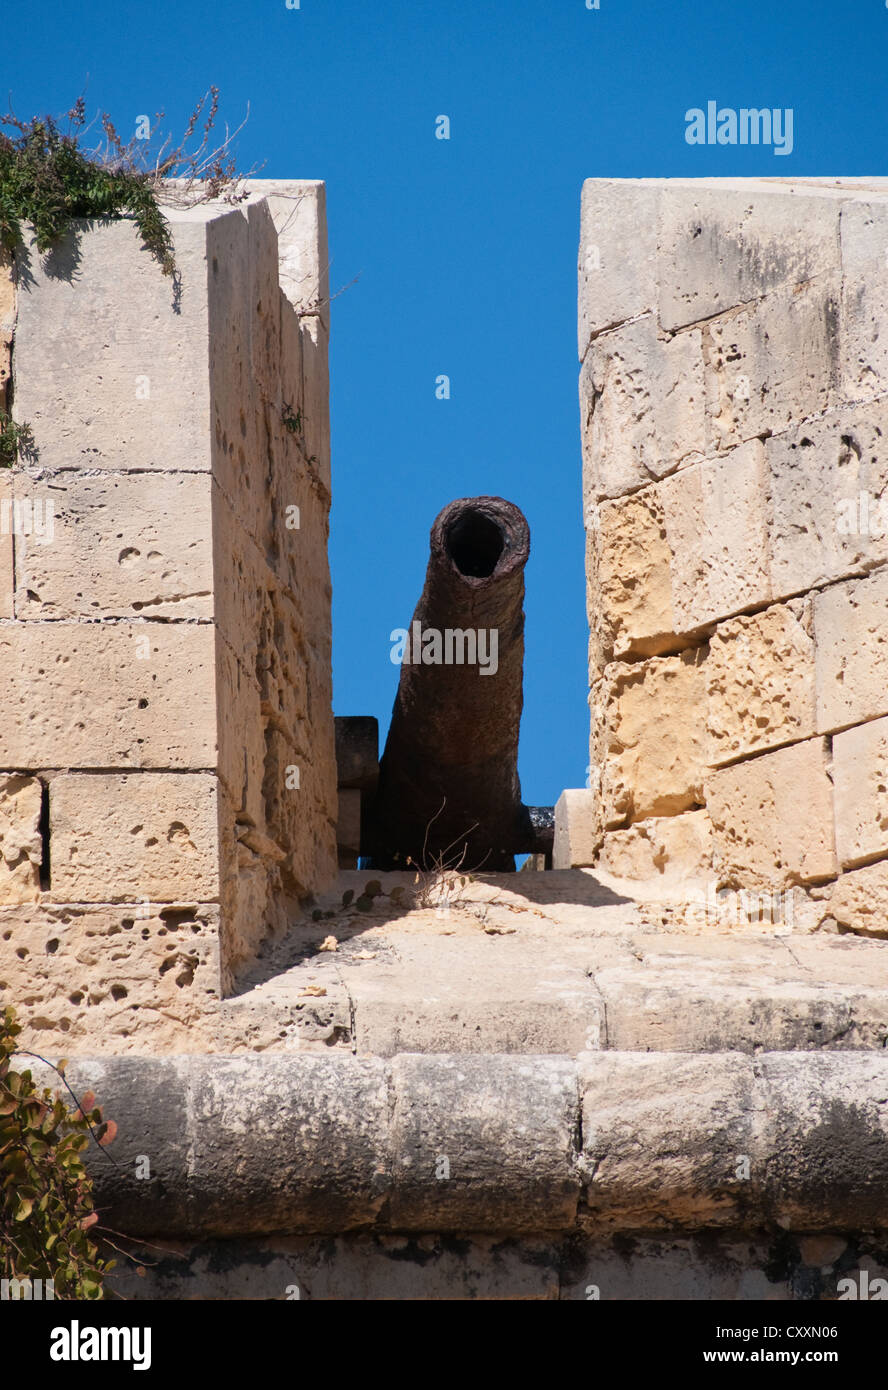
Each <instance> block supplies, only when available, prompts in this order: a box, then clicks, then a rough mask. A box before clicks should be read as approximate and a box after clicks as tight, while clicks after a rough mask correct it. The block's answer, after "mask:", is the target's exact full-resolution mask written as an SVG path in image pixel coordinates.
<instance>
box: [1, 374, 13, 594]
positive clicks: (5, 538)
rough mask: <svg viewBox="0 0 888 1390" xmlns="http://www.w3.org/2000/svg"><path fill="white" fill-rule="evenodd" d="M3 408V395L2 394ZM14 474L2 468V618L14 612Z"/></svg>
mask: <svg viewBox="0 0 888 1390" xmlns="http://www.w3.org/2000/svg"><path fill="white" fill-rule="evenodd" d="M0 409H2V396H0ZM13 527H14V516H13V511H12V475H11V474H9V473H7V472H6V471H5V470H0V618H11V617H13V613H14V602H15V601H14V597H13V593H14V586H15V577H14V571H15V550H14V542H13Z"/></svg>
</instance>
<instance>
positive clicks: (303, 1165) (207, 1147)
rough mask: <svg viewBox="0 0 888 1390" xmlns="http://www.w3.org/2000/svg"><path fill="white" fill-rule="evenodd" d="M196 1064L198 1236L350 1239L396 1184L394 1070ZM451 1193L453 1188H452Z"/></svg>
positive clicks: (281, 1061)
mask: <svg viewBox="0 0 888 1390" xmlns="http://www.w3.org/2000/svg"><path fill="white" fill-rule="evenodd" d="M298 1064H299V1084H298V1085H295V1086H294V1084H293V1059H292V1058H284V1057H280V1058H277V1057H275V1058H272V1057H268V1056H264V1057H238V1058H234V1057H227V1058H222V1057H219V1058H206V1059H203V1060H195V1059H192V1066H191V1073H190V1075H189V1076H188V1079H187V1084H188V1090H189V1093H190V1094H189V1102H190V1104H189V1113H190V1114H191V1115H192V1116H193V1120H192V1126H193V1128H192V1133H193V1135H194V1143H193V1150H192V1155H191V1158H190V1164H189V1169H190V1171H189V1187H190V1188H191V1189H192V1190H199V1191H200V1192H201V1201H200V1203H199V1205H198V1204H195V1206H194V1208H193V1210H192V1220H193V1222H194V1223H195V1224H194V1227H193V1228H194V1229H196V1230H207V1229H218V1228H219V1226H220V1223H221V1224H222V1225H224V1227H225V1228H226V1229H227V1230H228V1231H229V1233H232V1234H234V1233H236V1232H237V1231H239V1230H247V1231H256V1230H266V1231H275V1232H277V1231H286V1230H294V1229H295V1230H298V1229H300V1228H301V1229H307V1230H311V1231H314V1232H323V1231H329V1232H342V1231H347V1230H351V1229H354V1228H355V1227H366V1226H368V1225H370V1224H371V1223H372V1222H373V1221H374V1219H375V1218H376V1216H377V1215H378V1213H379V1210H380V1208H381V1207H382V1204H383V1201H384V1198H385V1195H386V1192H387V1190H388V1188H389V1185H390V1177H389V1173H390V1168H391V1161H390V1158H389V1098H388V1086H387V1077H386V1066H385V1064H384V1063H383V1062H381V1061H379V1060H378V1059H377V1058H370V1057H366V1058H353V1057H344V1058H340V1057H314V1056H311V1055H303V1056H301V1057H299V1058H298ZM445 1185H446V1184H445Z"/></svg>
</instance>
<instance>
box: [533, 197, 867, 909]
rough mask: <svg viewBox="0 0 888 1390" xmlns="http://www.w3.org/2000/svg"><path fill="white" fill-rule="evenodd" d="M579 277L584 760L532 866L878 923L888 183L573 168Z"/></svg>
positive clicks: (669, 892) (676, 894) (679, 894)
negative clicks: (583, 775)
mask: <svg viewBox="0 0 888 1390" xmlns="http://www.w3.org/2000/svg"><path fill="white" fill-rule="evenodd" d="M630 229H631V230H630ZM579 284H580V314H579V349H580V356H581V359H582V368H581V374H580V407H581V424H582V435H583V488H584V515H585V524H586V534H587V543H588V544H587V580H588V588H587V593H588V615H589V626H590V634H591V636H590V648H589V671H590V706H591V712H592V721H591V723H592V740H591V755H590V765H591V766H590V772H591V776H590V779H589V789H588V790H587V791H586V792H585V793H584V792H579V793H577V792H573V793H568V794H566V799H565V800H564V801H563V803H562V806H561V814H560V818H559V819H560V831H561V833H560V845H561V853H560V859H559V860H558V861H557V862H559V863H560V864H561V865H562V866H563V867H566V866H567V865H568V864H592V865H594V866H595V867H596V869H597V870H598V871H599V872H600V874H601V876H602V877H603V878H604V879H605V881H607V882H613V883H624V884H627V885H634V886H632V891H633V892H634V893H635V895H636V896H638V894H639V892H643V893H645V894H648V895H651V896H656V895H657V894H659V895H661V896H667V897H672V898H675V899H684V900H685V901H688V900H689V899H690V898H693V899H694V900H695V901H700V895H701V892H702V891H703V889H704V886H705V889H706V890H707V891H708V890H709V889H711V888H712V887H713V886H714V887H715V888H716V889H717V890H718V891H719V893H721V895H722V898H724V897H725V896H726V895H729V894H731V893H733V894H734V896H735V897H736V895H737V894H746V895H747V897H748V899H749V902H750V903H751V904H752V908H751V911H752V912H753V913H754V912H757V911H758V909H759V907H760V906H761V903H762V900H763V898H767V897H770V898H771V899H772V900H773V899H774V898H775V896H779V897H781V898H782V904H781V907H780V909H779V911H780V912H786V913H787V915H788V916H789V918H790V919H791V922H792V924H793V925H795V926H796V927H798V926H800V925H801V926H808V927H812V926H817V925H818V924H820V925H828V926H830V925H831V926H835V925H836V924H838V926H839V928H840V929H851V930H855V931H861V932H870V931H872V932H875V933H877V934H881V935H885V934H886V932H888V928H886V926H885V911H886V908H888V793H886V790H885V772H886V767H885V755H886V750H888V678H886V677H888V492H886V483H888V447H886V438H885V436H886V435H888V335H886V334H885V333H884V332H882V331H880V320H881V318H883V317H884V315H885V312H886V309H888V180H869V181H867V182H865V183H864V182H863V181H853V180H851V181H848V180H841V181H840V180H798V181H792V182H789V181H787V182H781V181H778V180H717V179H712V180H698V181H693V182H691V181H681V180H626V181H621V180H589V181H588V182H587V183H586V185H585V187H584V191H583V204H582V230H581V242H580V258H579ZM883 495H884V497H885V509H884V513H883V512H882V508H881V499H882V497H883ZM640 885H643V888H641V887H640ZM691 890H693V891H691Z"/></svg>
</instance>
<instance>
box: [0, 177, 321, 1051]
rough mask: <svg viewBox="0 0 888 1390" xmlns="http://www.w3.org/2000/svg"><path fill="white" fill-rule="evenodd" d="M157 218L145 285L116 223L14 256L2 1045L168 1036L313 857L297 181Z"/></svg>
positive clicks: (311, 576)
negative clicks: (166, 239) (20, 439)
mask: <svg viewBox="0 0 888 1390" xmlns="http://www.w3.org/2000/svg"><path fill="white" fill-rule="evenodd" d="M167 215H168V217H169V220H170V222H171V227H172V231H173V235H174V241H175V254H176V260H177V265H178V270H179V279H178V280H177V281H176V282H175V283H174V282H173V281H171V280H170V279H169V278H165V277H164V276H163V275H162V274H161V271H160V268H159V266H158V265H157V263H156V262H155V261H154V260H153V258H152V257H151V255H150V254H149V253H148V251H146V250H145V249H144V248H143V247H142V246H141V244H140V239H139V237H138V234H137V232H136V230H135V227H134V225H133V224H132V222H130V221H109V222H99V223H93V224H90V225H89V226H83V227H81V228H79V229H78V231H77V233H76V235H72V236H71V237H69V238H68V239H67V240H66V241H65V242H64V243H63V244H62V245H61V246H60V247H59V248H58V250H57V251H55V252H54V253H52V254H51V255H50V256H49V257H48V258H46V259H44V260H42V259H41V258H40V257H39V256H38V254H37V253H36V251H35V250H34V248H33V246H29V247H28V248H27V249H26V250H25V251H24V252H23V253H22V254H21V255H19V256H18V258H17V262H16V265H15V267H14V287H15V306H14V314H15V320H14V337H13V378H12V387H13V411H14V417H15V419H16V420H17V421H19V422H22V423H24V422H26V423H27V424H29V425H30V427H31V430H32V433H33V439H34V448H33V452H32V453H30V454H29V455H27V456H25V457H21V458H20V460H19V462H18V463H17V464H16V466H15V467H13V468H11V469H4V470H3V471H2V472H0V503H2V502H4V501H5V507H4V508H3V513H2V518H0V520H2V527H0V530H2V535H0V705H2V711H3V716H2V721H0V769H2V771H0V904H2V906H0V939H2V943H3V947H2V955H0V961H2V966H0V986H2V991H0V1000H8V1001H10V1002H12V1003H14V1004H15V1006H16V1008H17V1009H18V1012H19V1015H20V1017H21V1019H22V1021H23V1022H24V1023H25V1024H26V1033H25V1039H26V1045H35V1044H37V1043H48V1042H52V1043H54V1044H55V1045H57V1046H62V1045H64V1047H65V1049H66V1050H68V1051H77V1050H82V1049H83V1048H84V1047H85V1046H87V1045H88V1042H89V1040H93V1043H94V1044H95V1041H96V1040H98V1039H100V1040H101V1045H102V1047H103V1048H104V1049H106V1050H112V1051H113V1050H114V1048H115V1047H125V1046H126V1045H127V1044H126V1041H125V1040H126V1039H127V1038H129V1037H130V1036H131V1035H132V1034H134V1033H136V1032H138V1033H139V1034H140V1035H141V1036H144V1037H145V1038H146V1039H149V1038H150V1039H151V1042H150V1043H149V1045H151V1046H155V1047H157V1046H169V1047H174V1048H175V1047H176V1046H178V1047H180V1048H181V1047H183V1046H186V1045H187V1044H188V1042H189V1040H190V1039H193V1036H194V1034H193V1031H192V1030H193V1028H194V1027H195V1025H196V1024H197V1022H198V1021H199V1020H200V1019H201V1018H202V1017H203V1016H204V1014H205V1012H206V1009H207V1007H208V1006H209V1004H210V1002H211V1001H212V1000H213V999H218V998H219V997H221V996H224V995H226V994H228V993H230V992H231V990H232V987H233V984H234V981H235V977H236V974H237V972H238V970H239V969H240V968H242V967H243V966H244V965H245V964H247V963H248V962H249V961H250V960H251V959H252V958H253V957H254V956H255V953H256V949H257V946H258V944H259V942H260V940H261V939H262V938H263V936H264V935H265V934H266V933H267V932H268V931H269V930H273V929H275V928H277V927H280V926H282V925H283V923H284V922H285V921H286V920H287V916H288V913H289V911H290V910H291V909H292V908H293V906H295V905H297V904H298V903H299V902H300V901H304V900H305V899H306V897H308V896H309V895H310V894H311V893H312V892H314V891H315V890H317V889H319V888H322V887H323V886H325V885H326V883H327V882H328V881H329V880H330V878H331V876H332V875H333V874H334V873H335V869H336V847H335V818H336V772H335V758H334V749H333V718H332V710H331V668H330V583H329V572H328V566H327V552H326V542H327V532H328V511H329V505H330V453H329V413H328V387H327V338H328V331H329V321H328V288H327V280H326V266H327V251H326V224H325V210H324V187H323V184H319V183H310V182H306V183H270V182H260V183H256V184H253V185H252V186H251V191H250V194H249V196H248V198H247V199H246V200H245V201H243V202H241V203H240V204H238V205H235V206H232V205H225V204H212V205H205V206H198V207H194V208H190V209H178V210H177V209H172V208H171V209H167ZM0 270H2V268H0ZM3 284H5V285H6V286H7V288H6V290H5V291H4V290H3V289H2V285H3ZM10 309H11V297H10V276H9V274H8V273H7V274H6V275H5V277H4V276H3V274H0V320H2V324H0V331H3V332H5V326H6V325H7V323H8V322H9V321H10V318H11V313H10ZM5 343H6V338H0V386H2V382H3V373H4V361H6V358H4V357H3V353H4V352H6V353H7V357H8V350H7V348H6V347H5V346H4V344H5ZM159 1035H162V1036H159Z"/></svg>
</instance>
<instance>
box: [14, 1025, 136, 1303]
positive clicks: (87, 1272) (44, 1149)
mask: <svg viewBox="0 0 888 1390" xmlns="http://www.w3.org/2000/svg"><path fill="white" fill-rule="evenodd" d="M20 1032H21V1028H20V1026H19V1025H18V1024H17V1023H16V1021H15V1013H14V1011H13V1010H12V1009H6V1010H5V1011H4V1012H3V1013H2V1014H0V1269H2V1273H3V1277H4V1278H8V1279H12V1278H18V1279H21V1278H24V1277H28V1278H31V1279H43V1280H44V1281H45V1280H47V1279H51V1280H52V1281H53V1287H54V1295H55V1297H57V1298H72V1299H85V1298H101V1297H102V1280H103V1277H104V1275H105V1274H106V1273H107V1272H108V1271H109V1270H110V1269H112V1268H113V1266H114V1263H115V1262H114V1261H113V1260H108V1259H106V1258H105V1257H104V1256H103V1255H102V1253H101V1252H100V1250H99V1247H98V1245H97V1244H96V1243H95V1242H94V1241H93V1240H92V1239H91V1237H90V1235H89V1234H88V1233H89V1231H90V1229H91V1228H92V1227H93V1226H94V1225H95V1224H96V1222H97V1221H98V1215H97V1213H96V1212H95V1211H94V1209H93V1198H92V1181H91V1179H90V1178H89V1177H88V1176H87V1173H86V1169H85V1168H84V1166H83V1162H82V1160H81V1153H82V1152H83V1150H84V1149H85V1148H86V1146H87V1145H88V1143H89V1138H90V1133H92V1134H93V1136H94V1137H95V1139H96V1140H97V1141H98V1142H99V1143H110V1142H111V1140H112V1139H113V1138H114V1135H115V1133H116V1126H115V1125H114V1122H113V1121H103V1120H102V1114H101V1110H100V1109H99V1107H98V1106H96V1104H95V1096H94V1095H93V1094H92V1093H91V1092H89V1093H88V1094H87V1095H85V1096H84V1097H83V1099H82V1100H81V1102H80V1105H79V1107H78V1108H76V1109H75V1110H73V1111H72V1110H69V1108H68V1106H67V1104H66V1103H65V1101H63V1100H61V1099H60V1098H59V1096H58V1095H56V1096H53V1094H52V1091H50V1090H49V1089H48V1088H46V1089H44V1090H43V1091H42V1092H40V1091H38V1088H37V1087H36V1086H35V1085H34V1082H33V1080H32V1078H31V1073H30V1071H23V1072H19V1071H14V1070H13V1069H12V1065H11V1062H12V1058H13V1056H14V1055H15V1052H16V1042H15V1040H16V1037H17V1035H18V1034H19V1033H20ZM58 1070H59V1071H60V1072H63V1071H64V1063H63V1062H62V1063H59V1068H58Z"/></svg>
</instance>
